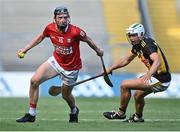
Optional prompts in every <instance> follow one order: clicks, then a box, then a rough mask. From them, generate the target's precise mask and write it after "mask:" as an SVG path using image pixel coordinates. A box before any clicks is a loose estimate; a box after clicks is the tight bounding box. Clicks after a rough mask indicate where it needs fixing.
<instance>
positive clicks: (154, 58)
mask: <svg viewBox="0 0 180 132" xmlns="http://www.w3.org/2000/svg"><path fill="white" fill-rule="evenodd" d="M150 58H151V60H152V61H153V64H152V66H151V68H150V69H149V70H148V71H147V73H146V74H145V75H144V76H143V77H142V78H141V79H142V81H143V82H146V83H147V82H148V80H149V79H150V78H151V76H152V75H153V74H154V73H156V72H157V70H158V68H159V66H160V65H161V60H160V57H159V55H158V53H157V52H154V53H152V54H151V55H150Z"/></svg>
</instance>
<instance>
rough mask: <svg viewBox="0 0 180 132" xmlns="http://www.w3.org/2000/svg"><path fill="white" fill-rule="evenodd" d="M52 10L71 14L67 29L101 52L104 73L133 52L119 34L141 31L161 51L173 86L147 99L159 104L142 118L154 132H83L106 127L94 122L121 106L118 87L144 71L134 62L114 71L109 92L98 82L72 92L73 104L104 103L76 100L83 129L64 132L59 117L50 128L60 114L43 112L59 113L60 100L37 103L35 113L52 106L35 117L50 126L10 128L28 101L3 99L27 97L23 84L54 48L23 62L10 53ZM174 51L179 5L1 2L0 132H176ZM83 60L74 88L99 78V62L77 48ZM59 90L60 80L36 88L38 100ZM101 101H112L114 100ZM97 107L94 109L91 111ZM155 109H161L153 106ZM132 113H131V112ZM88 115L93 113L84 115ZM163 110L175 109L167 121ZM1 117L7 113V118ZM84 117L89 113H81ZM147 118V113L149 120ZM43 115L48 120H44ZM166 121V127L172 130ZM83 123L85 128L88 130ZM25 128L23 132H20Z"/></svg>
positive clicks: (178, 91) (178, 49)
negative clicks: (80, 32)
mask: <svg viewBox="0 0 180 132" xmlns="http://www.w3.org/2000/svg"><path fill="white" fill-rule="evenodd" d="M57 6H66V7H67V8H68V9H69V11H70V16H71V23H72V24H75V25H77V26H79V27H81V28H82V29H84V30H85V31H86V32H87V34H88V35H89V36H90V37H91V38H92V39H93V40H94V41H95V42H96V43H97V44H98V45H99V46H100V47H102V48H103V49H104V53H105V54H104V60H105V65H106V67H108V66H110V65H111V64H113V63H115V62H116V61H117V60H118V59H119V58H121V57H123V56H124V55H125V54H126V53H127V52H129V50H130V48H131V46H130V44H128V43H127V40H126V35H125V29H126V28H127V27H128V26H129V25H131V24H132V23H135V22H140V23H142V24H144V26H145V29H146V34H147V35H149V36H151V37H152V38H154V39H155V40H156V41H157V43H159V45H160V46H161V48H162V49H163V51H164V53H165V55H166V57H167V59H168V62H169V65H170V69H171V72H172V73H173V74H172V82H171V85H170V87H169V88H168V90H167V91H165V92H161V93H157V94H152V95H149V96H148V97H149V98H151V97H154V98H160V100H159V101H158V100H153V101H152V102H154V103H152V105H157V106H155V107H154V106H149V107H150V109H151V107H153V110H154V111H151V110H149V109H148V110H146V111H145V112H146V115H147V117H149V118H151V119H152V118H153V119H154V120H153V121H156V122H157V123H155V124H156V126H155V125H154V124H153V125H151V124H150V125H148V126H150V127H149V128H147V126H142V127H141V128H138V127H136V126H133V127H132V126H131V127H129V126H122V127H119V124H118V123H115V122H111V123H110V125H111V127H109V122H108V121H105V124H104V126H95V127H92V128H90V129H89V125H92V126H94V125H98V123H97V122H98V121H100V124H101V123H102V122H104V119H101V118H102V117H101V116H100V114H101V113H102V111H103V110H107V109H111V108H117V107H118V104H119V101H118V100H119V99H117V98H118V96H119V84H120V83H121V81H122V80H124V79H129V78H133V77H137V76H139V75H140V74H141V73H143V72H145V71H146V68H145V67H144V65H143V64H141V63H139V60H138V59H136V60H135V61H134V62H132V63H131V64H130V65H128V66H127V67H125V68H123V69H120V70H117V71H115V72H114V73H113V75H112V76H110V79H111V80H112V82H113V84H114V87H113V88H110V87H109V86H107V84H106V83H105V82H104V80H103V78H98V79H95V80H93V81H89V82H87V83H84V84H81V85H79V86H76V87H75V88H74V90H73V94H74V95H75V96H78V97H79V96H80V97H103V98H98V99H94V98H89V99H88V98H78V101H80V103H79V105H80V107H81V108H82V110H84V113H83V111H81V112H82V115H81V117H82V120H81V121H82V122H85V124H80V128H81V129H77V128H75V126H71V128H72V129H71V128H70V127H67V124H63V123H64V122H65V121H64V119H66V118H67V117H64V116H63V115H64V113H61V114H62V118H63V119H62V120H61V119H59V120H60V121H61V122H60V123H59V122H58V124H54V122H53V121H55V120H53V119H54V118H57V117H58V116H59V113H54V115H53V114H51V113H50V112H47V111H51V110H52V109H57V108H56V105H57V102H59V100H58V101H57V98H47V97H45V99H44V98H42V102H41V100H40V107H41V108H42V109H43V108H46V107H47V106H46V104H48V103H49V104H51V106H50V107H49V108H48V110H47V109H46V112H47V113H43V112H45V111H43V112H42V110H40V117H41V116H43V117H44V116H45V118H47V119H49V118H51V119H52V120H43V119H42V120H41V119H39V120H41V122H43V123H44V124H43V125H42V124H41V127H42V128H41V127H40V125H39V124H40V121H39V122H38V123H37V124H36V126H23V125H22V126H17V125H14V120H15V118H16V117H17V115H18V116H19V115H21V114H22V113H24V107H25V106H27V102H28V101H27V98H26V99H25V100H21V99H19V98H15V99H14V98H9V97H28V89H29V80H30V78H31V76H32V75H33V73H34V72H35V70H36V69H37V68H38V66H39V65H40V64H41V63H43V62H44V61H45V60H47V59H48V58H49V57H50V56H51V55H52V51H53V47H52V45H51V42H50V40H48V39H46V40H45V41H43V42H42V43H41V44H40V45H38V46H37V47H35V48H33V49H32V50H31V51H30V52H28V53H27V54H26V56H25V58H24V59H18V58H17V56H16V52H17V50H18V49H20V48H22V47H23V46H25V45H26V44H27V43H28V42H29V41H31V40H32V39H33V38H34V37H35V36H36V35H37V34H39V33H40V32H42V30H43V29H44V28H45V26H46V25H47V24H48V23H50V22H52V21H53V11H54V9H55V7H57ZM179 44H180V0H0V46H1V48H0V97H3V98H0V104H1V106H2V107H1V108H2V109H1V110H0V130H58V129H57V128H56V125H57V126H58V125H60V124H61V128H62V130H93V129H94V130H113V128H115V129H114V130H120V129H123V130H162V129H163V128H164V129H163V130H172V129H173V130H178V129H179V128H178V127H177V126H178V125H177V124H178V122H177V123H175V122H173V121H179V118H180V117H178V116H177V113H178V112H179V110H178V108H177V109H176V107H174V105H176V104H178V100H179V99H177V100H176V99H175V100H171V99H172V98H179V97H180V83H178V82H180V74H179V73H180V59H179V57H180V46H179ZM81 57H82V60H83V68H82V70H81V71H80V75H79V78H78V80H83V79H85V78H88V77H90V76H92V75H95V74H97V73H99V72H101V70H102V66H101V63H100V59H99V58H98V57H97V56H96V54H95V52H94V51H92V50H91V49H90V48H89V47H88V46H87V45H86V44H85V43H81ZM60 83H61V82H60V81H59V78H58V77H56V78H53V79H51V80H49V81H46V82H45V83H43V84H42V85H41V88H40V96H48V93H47V91H48V88H49V86H51V85H60ZM106 97H115V99H113V98H106ZM161 98H163V99H164V98H167V99H168V100H166V101H167V102H169V103H165V102H164V100H163V101H162V100H161ZM106 99H107V102H108V101H109V102H108V105H102V104H105V103H106V101H105V100H106ZM78 101H77V102H78ZM86 101H87V102H88V103H87V106H84V105H85V104H86ZM7 102H8V103H7ZM17 102H20V103H18V105H17V106H13V108H12V105H14V104H16V103H17ZM47 102H48V103H47ZM95 102H97V103H96V104H95ZM173 102H174V103H173ZM61 103H62V102H60V104H61ZM163 103H164V104H163ZM7 104H10V105H7ZM62 104H63V105H62V106H61V105H60V106H59V105H58V106H57V107H59V109H62V107H64V106H65V109H66V110H68V108H67V106H66V105H65V104H64V102H63V103H62ZM158 104H163V105H162V106H159V105H158ZM94 105H95V106H96V107H94ZM53 107H54V108H53ZM131 107H132V108H133V105H131V106H130V108H131ZM164 107H165V108H164ZM19 108H21V109H22V110H21V111H19V113H18V112H17V113H15V114H14V112H13V111H16V109H19ZM41 108H40V109H41ZM91 108H93V109H92V110H94V111H89V110H90V109H91ZM95 108H97V109H95ZM161 108H163V111H161V110H160V109H161ZM167 108H168V109H167ZM169 108H174V109H173V110H171V113H169V111H170V110H169ZM7 109H12V113H11V111H7ZM86 109H87V111H85V110H86ZM133 109H134V108H133ZM130 110H131V109H130ZM88 112H89V113H88ZM148 112H149V113H148ZM9 113H10V114H9ZM85 113H88V114H85ZM150 113H153V115H152V114H150ZM159 113H161V114H159ZM168 113H169V115H168ZM83 114H84V115H83ZM163 114H164V116H163ZM46 115H48V116H47V117H46ZM88 115H90V116H88ZM167 115H168V116H167ZM53 116H54V117H53ZM83 116H84V118H83ZM87 116H88V117H87ZM99 116H100V117H99ZM158 116H159V117H158ZM157 117H158V118H166V119H164V122H163V121H162V122H159V121H158V120H155V119H156V118H157ZM86 118H90V119H91V118H98V119H99V120H98V119H97V120H93V119H92V121H88V119H86ZM172 118H173V119H172ZM9 119H10V121H9ZM11 119H12V120H11ZM167 119H171V120H170V121H171V123H169V122H168V121H169V120H167ZM56 121H58V120H56ZM86 121H87V123H88V124H86ZM153 121H152V122H153ZM45 122H46V123H45ZM93 122H95V124H93ZM48 123H49V124H48ZM106 123H107V124H106ZM114 123H115V124H114ZM10 124H11V125H10ZM113 124H114V125H113ZM164 124H165V125H164ZM81 125H82V126H81ZM163 125H164V126H163ZM173 125H174V126H173ZM162 126H163V127H162ZM23 127H27V128H28V129H23ZM38 127H39V128H38ZM101 127H104V129H101ZM43 128H44V129H43ZM96 128H99V129H96ZM126 128H127V129H126ZM146 128H147V129H146ZM152 128H154V129H152Z"/></svg>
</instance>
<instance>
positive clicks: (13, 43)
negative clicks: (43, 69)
mask: <svg viewBox="0 0 180 132" xmlns="http://www.w3.org/2000/svg"><path fill="white" fill-rule="evenodd" d="M57 6H67V7H68V8H69V11H70V15H71V21H72V23H73V24H75V25H78V26H80V27H81V28H83V29H84V30H85V31H86V32H87V34H88V35H89V36H91V38H92V39H93V40H94V41H95V42H96V43H97V44H98V45H99V46H100V47H103V48H104V49H109V48H108V45H107V43H106V42H107V36H106V32H105V26H104V19H103V14H102V13H103V12H102V5H101V1H96V2H94V1H92V0H86V1H84V0H76V1H66V0H53V1H51V0H38V1H36V0H31V1H22V0H13V1H11V0H1V1H0V7H1V8H0V21H1V23H0V36H1V42H0V43H1V45H3V46H1V49H0V61H1V64H2V70H4V71H34V70H35V69H36V68H37V67H38V66H39V65H40V64H41V63H42V62H43V61H45V60H46V59H47V58H48V57H50V56H51V55H52V50H53V47H52V46H51V45H50V44H48V43H50V41H49V40H48V39H47V40H46V41H44V42H43V43H41V44H40V45H39V46H37V47H36V48H34V49H32V50H31V52H29V53H27V55H26V56H25V58H24V59H23V60H20V59H18V58H17V57H16V51H17V50H18V49H19V48H22V47H23V46H25V45H26V44H27V43H28V42H29V41H31V40H32V39H33V38H34V37H35V36H36V35H37V34H38V33H40V32H41V31H42V30H43V29H44V27H45V25H46V24H48V23H49V22H52V20H53V11H54V9H55V7H57ZM32 7H33V9H32ZM81 48H82V50H81V51H82V52H81V56H82V59H83V62H84V63H83V64H84V66H83V67H84V68H83V71H88V72H95V71H96V70H97V71H101V63H100V59H99V58H97V56H96V53H95V52H94V51H93V50H91V49H90V48H89V47H88V46H87V45H84V43H82V44H81ZM107 56H108V54H106V55H105V58H106V57H107ZM91 58H95V59H94V60H93V61H92V59H91ZM96 58H97V59H96ZM108 60H109V59H106V61H105V62H106V63H108Z"/></svg>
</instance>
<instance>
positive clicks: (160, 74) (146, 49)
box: [131, 37, 171, 82]
mask: <svg viewBox="0 0 180 132" xmlns="http://www.w3.org/2000/svg"><path fill="white" fill-rule="evenodd" d="M131 52H132V53H133V54H135V55H137V56H138V58H139V59H140V60H141V61H142V62H143V63H144V64H145V66H146V67H147V68H148V69H150V68H151V66H152V64H153V61H152V60H151V58H150V55H151V54H152V53H154V52H157V53H158V55H159V56H160V58H161V65H160V67H159V68H158V70H157V72H156V73H155V74H154V75H153V77H155V78H157V79H158V80H159V81H160V82H170V81H171V73H170V69H169V65H168V62H167V60H166V57H165V55H164V53H163V51H162V50H161V48H160V47H159V46H158V44H157V43H156V42H155V41H154V40H153V39H151V38H149V37H144V39H143V40H142V41H141V43H140V44H136V45H133V47H132V50H131Z"/></svg>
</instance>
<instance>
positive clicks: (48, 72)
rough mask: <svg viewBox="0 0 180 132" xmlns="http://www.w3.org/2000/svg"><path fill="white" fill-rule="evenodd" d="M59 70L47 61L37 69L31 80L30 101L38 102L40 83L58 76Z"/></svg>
mask: <svg viewBox="0 0 180 132" xmlns="http://www.w3.org/2000/svg"><path fill="white" fill-rule="evenodd" d="M56 75H57V72H56V71H55V70H54V69H53V68H52V67H51V65H50V64H49V63H48V62H47V61H46V62H44V63H43V64H42V65H40V67H39V68H38V69H37V71H36V72H35V74H34V75H33V77H32V78H31V82H30V90H29V98H30V102H31V103H33V104H37V102H38V97H39V85H40V84H41V83H42V82H44V81H46V80H48V79H50V78H52V77H54V76H56Z"/></svg>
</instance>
